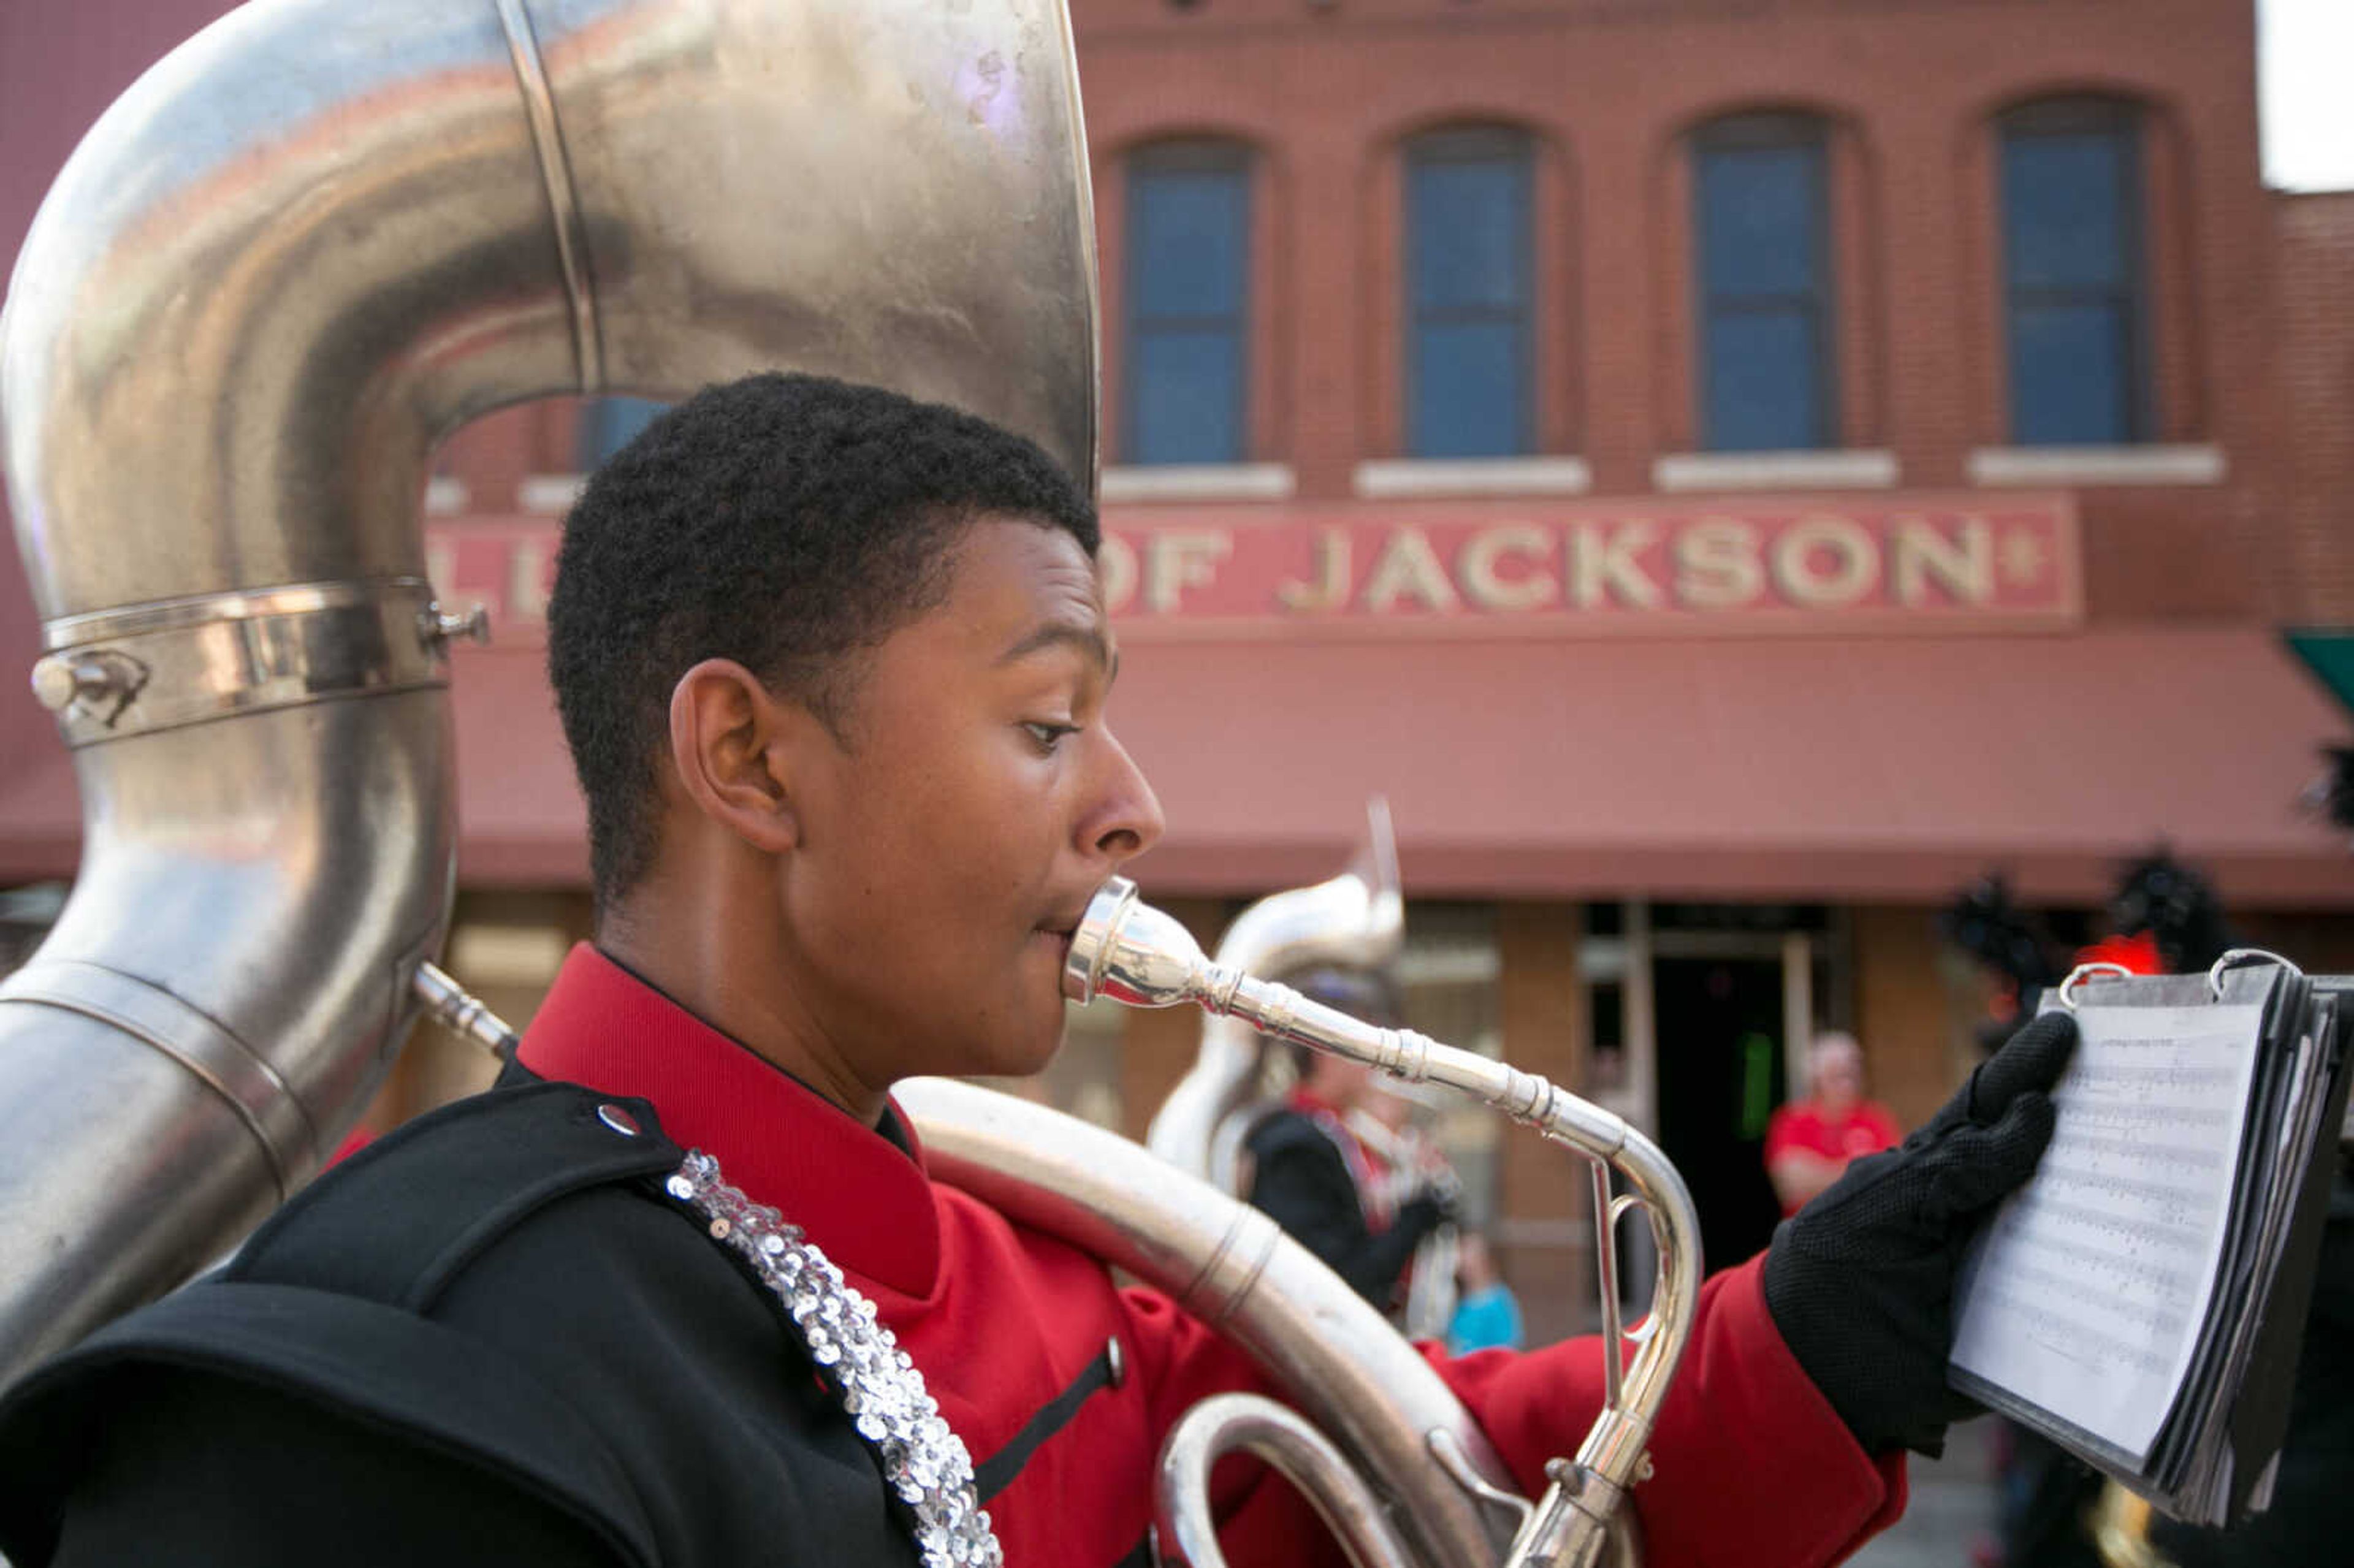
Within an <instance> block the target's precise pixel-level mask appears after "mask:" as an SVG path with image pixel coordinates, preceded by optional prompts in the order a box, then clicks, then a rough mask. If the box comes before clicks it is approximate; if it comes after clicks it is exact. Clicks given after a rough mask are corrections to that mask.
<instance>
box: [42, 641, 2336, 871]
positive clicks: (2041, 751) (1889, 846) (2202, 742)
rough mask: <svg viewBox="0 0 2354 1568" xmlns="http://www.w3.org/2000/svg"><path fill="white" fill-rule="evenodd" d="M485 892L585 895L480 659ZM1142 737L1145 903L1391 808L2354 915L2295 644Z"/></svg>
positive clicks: (1459, 702) (1574, 854)
mask: <svg viewBox="0 0 2354 1568" xmlns="http://www.w3.org/2000/svg"><path fill="white" fill-rule="evenodd" d="M460 661H461V662H460V665H459V669H458V674H457V681H458V688H459V703H458V732H459V759H460V770H461V779H460V795H459V802H460V810H461V820H462V823H463V830H464V831H463V837H462V841H461V843H462V847H461V860H460V874H461V877H462V878H463V879H464V880H466V881H467V882H469V883H471V884H474V885H578V883H579V882H580V881H581V880H582V879H583V877H584V875H585V868H586V855H585V853H584V852H583V849H582V833H581V827H580V822H581V808H580V800H579V795H578V790H577V789H575V787H574V785H573V782H572V777H571V770H570V768H569V766H568V764H567V761H566V758H565V756H564V751H563V746H562V740H561V736H560V735H559V733H558V730H557V723H556V717H555V714H554V711H553V708H552V705H551V704H550V701H549V698H548V694H547V692H546V685H545V681H544V677H543V675H542V673H541V663H540V655H539V653H538V652H537V651H535V650H527V649H513V650H506V651H491V652H465V653H461V655H460ZM1113 713H1114V717H1115V721H1116V723H1117V725H1118V727H1119V731H1120V734H1121V736H1122V737H1123V738H1124V739H1125V740H1126V742H1127V744H1128V747H1129V750H1130V751H1131V752H1133V753H1134V754H1135V756H1136V758H1137V759H1138V760H1139V761H1140V763H1142V765H1143V766H1144V768H1145V769H1146V771H1147V772H1148V773H1149V774H1150V777H1151V778H1152V780H1153V783H1154V785H1155V787H1156V788H1157V789H1159V790H1160V792H1161V801H1162V805H1163V807H1164V808H1165V810H1166V811H1167V814H1168V818H1169V823H1170V828H1169V834H1168V837H1167V839H1166V840H1165V841H1164V842H1163V843H1162V845H1161V847H1160V848H1159V849H1157V850H1156V851H1154V852H1153V853H1152V854H1151V855H1150V856H1149V857H1148V858H1146V859H1145V860H1143V861H1140V862H1139V863H1138V865H1137V872H1138V874H1139V876H1140V879H1141V880H1142V881H1143V882H1144V884H1145V885H1146V886H1147V888H1148V889H1150V890H1153V891H1156V892H1161V893H1188V892H1200V893H1208V892H1219V893H1241V892H1248V891H1252V890H1257V889H1264V888H1267V887H1269V886H1278V885H1288V884H1291V883H1297V882H1301V881H1307V880H1312V879H1314V878H1317V877H1320V876H1325V875H1329V874H1331V872H1332V871H1333V870H1334V869H1336V868H1337V866H1338V865H1339V863H1341V859H1342V857H1343V855H1344V854H1345V853H1346V851H1347V849H1348V847H1349V843H1350V841H1351V839H1352V836H1353V834H1354V833H1355V832H1356V824H1357V823H1358V822H1360V821H1362V820H1363V819H1362V802H1363V799H1364V797H1365V796H1366V795H1367V794H1368V793H1370V792H1373V791H1375V790H1378V791H1381V792H1382V793H1384V794H1386V795H1387V796H1388V797H1389V800H1390V804H1391V808H1392V810H1393V812H1394V815H1395V818H1396V821H1397V828H1398V834H1399V839H1400V842H1401V846H1402V850H1403V858H1404V863H1405V878H1406V885H1407V887H1408V888H1409V890H1410V891H1413V892H1416V893H1418V894H1424V895H1466V896H1479V895H1578V896H1585V895H1591V896H1613V895H1630V894H1631V895H1650V896H1659V897H1691V898H1725V899H1744V898H1761V899H1776V900H1782V899H1825V900H1840V901H1866V900H1894V901H1908V900H1914V901H1926V900H1936V899H1942V898H1944V897H1946V895H1949V894H1951V893H1952V892H1953V891H1954V890H1955V889H1956V888H1957V887H1959V886H1960V885H1962V884H1964V883H1965V882H1967V880H1968V879H1969V878H1971V877H1972V876H1974V875H1976V874H1978V873H1980V872H1981V871H1984V870H1987V869H1988V868H1990V867H1991V868H1999V869H2002V870H2004V871H2005V872H2007V873H2008V874H2010V876H2011V877H2012V878H2013V879H2014V889H2015V891H2016V892H2017V893H2018V895H2020V897H2022V898H2025V899H2031V900H2038V901H2054V902H2084V903H2092V902H2097V901H2098V900H2099V899H2100V898H2101V897H2103V896H2105V894H2106V893H2107V891H2108V889H2109V887H2110V886H2111V885H2112V884H2113V883H2114V881H2115V870H2116V866H2117V863H2119V862H2120V861H2122V860H2124V859H2125V858H2126V857H2128V856H2131V855H2134V854H2137V853H2142V852H2144V851H2146V850H2147V849H2148V848H2149V847H2150V846H2151V845H2153V844H2154V843H2156V842H2158V841H2160V840H2164V841H2165V842H2167V843H2168V844H2169V845H2170V846H2171V847H2172V848H2173V849H2174V851H2175V852H2176V853H2179V854H2180V855H2182V856H2184V857H2185V858H2187V859H2189V860H2190V861H2192V862H2194V863H2198V864H2200V866H2202V867H2204V868H2205V869H2206V870H2207V871H2208V872H2209V873H2211V874H2212V875H2213V876H2214V878H2215V879H2216V881H2217V883H2218V885H2220V887H2221V890H2222V892H2223V894H2224V896H2225V898H2226V899H2227V900H2228V901H2229V902H2230V903H2231V904H2232V906H2234V907H2243V906H2244V907H2249V908H2255V907H2354V854H2349V848H2348V845H2347V844H2346V843H2345V842H2344V841H2343V839H2342V838H2341V837H2340V836H2339V835H2338V834H2336V833H2334V832H2331V831H2329V830H2328V829H2327V828H2326V827H2324V826H2323V825H2321V824H2320V823H2318V822H2317V821H2316V820H2314V819H2313V818H2312V817H2311V816H2310V815H2309V814H2308V813H2306V811H2304V810H2302V809H2301V808H2300V806H2299V804H2298V797H2299V794H2300V792H2301V791H2302V790H2303V789H2304V788H2305V787H2306V784H2307V783H2308V782H2309V781H2310V780H2311V779H2313V778H2314V777H2315V776H2316V775H2317V773H2318V772H2319V762H2318V759H2317V755H2316V747H2318V746H2320V745H2322V744H2323V743H2325V742H2329V741H2342V740H2343V739H2344V738H2345V737H2346V736H2347V733H2348V729H2349V724H2348V721H2347V718H2346V715H2344V714H2343V713H2342V712H2340V711H2339V710H2338V708H2337V707H2336V706H2335V705H2333V704H2332V703H2331V702H2330V701H2329V699H2328V698H2327V696H2326V695H2325V694H2323V693H2322V692H2321V690H2320V689H2319V687H2318V686H2317V685H2316V684H2314V683H2312V682H2311V681H2310V679H2309V678H2308V677H2307V676H2306V675H2305V674H2304V673H2302V672H2301V671H2300V670H2299V669H2298V668H2297V667H2296V664H2295V662H2294V661H2292V660H2291V659H2290V658H2289V657H2288V655H2287V654H2286V653H2285V652H2282V651H2281V649H2280V648H2279V646H2278V644H2277V642H2276V641H2275V639H2274V637H2273V636H2272V634H2271V633H2269V632H2268V631H2264V630H2257V629H2247V628H2235V629H2224V630H2136V631H2105V632H2093V633H2086V634H2079V635H2067V636H2052V637H1946V638H1856V639H1824V638H1787V639H1755V638H1752V639H1716V640H1689V641H1632V640H1630V641H1537V640H1518V641H1509V642H1504V641H1453V640H1447V641H1389V642H1382V641H1363V642H1349V641H1287V642H1267V641H1150V642H1146V641H1139V642H1138V643H1136V644H1134V645H1132V646H1131V647H1130V648H1129V651H1128V654H1127V658H1126V660H1125V668H1124V673H1122V675H1121V678H1120V690H1119V696H1118V698H1117V700H1116V701H1115V703H1114V706H1113ZM78 832H79V820H78V812H77V810H76V807H75V805H74V802H73V796H72V787H71V773H70V769H69V768H68V767H67V765H66V761H65V758H64V757H63V755H62V753H58V754H56V755H54V756H51V757H45V758H39V759H35V760H31V761H28V762H27V764H25V765H22V766H20V767H19V768H16V770H14V774H13V776H12V777H10V778H8V779H5V781H0V879H6V880H19V879H23V878H26V877H30V876H37V875H45V874H61V873H63V872H66V871H68V870H69V869H70V867H71V863H72V857H73V842H74V840H75V838H76V837H77V835H78Z"/></svg>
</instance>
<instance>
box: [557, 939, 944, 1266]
mask: <svg viewBox="0 0 2354 1568" xmlns="http://www.w3.org/2000/svg"><path fill="white" fill-rule="evenodd" d="M517 1058H518V1060H520V1061H521V1062H522V1063H523V1065H525V1066H526V1067H528V1068H530V1069H531V1070H532V1071H533V1072H535V1073H536V1074H538V1075H540V1076H542V1077H544V1078H561V1079H564V1080H566V1081H567V1082H570V1083H576V1084H582V1085H586V1086H588V1087H590V1088H594V1089H602V1090H604V1091H605V1092H607V1093H609V1094H614V1095H630V1096H635V1097H641V1098H643V1099H648V1100H652V1102H653V1104H654V1108H655V1109H656V1110H657V1111H659V1112H660V1113H661V1114H662V1124H663V1131H664V1132H666V1133H668V1134H669V1135H670V1137H671V1139H673V1141H675V1142H677V1143H679V1144H681V1145H683V1146H684V1147H686V1148H689V1149H700V1150H703V1151H704V1152H705V1153H706V1154H708V1155H710V1156H711V1157H712V1158H713V1159H715V1160H718V1161H719V1166H720V1169H721V1171H724V1172H725V1173H726V1179H727V1181H728V1182H729V1183H730V1184H731V1185H733V1186H736V1187H738V1188H741V1189H742V1190H743V1192H745V1194H746V1195H747V1196H748V1197H749V1198H751V1199H752V1200H753V1201H754V1202H760V1203H767V1204H769V1205H771V1206H773V1207H775V1208H777V1209H779V1210H781V1211H782V1212H783V1213H784V1216H785V1219H786V1220H787V1222H788V1223H790V1224H797V1225H800V1226H801V1228H802V1229H803V1230H805V1231H807V1232H808V1233H809V1236H810V1239H811V1241H813V1242H815V1243H816V1244H817V1245H819V1246H820V1247H822V1248H823V1249H824V1251H825V1253H826V1255H828V1256H830V1257H832V1259H833V1260H834V1262H835V1263H836V1264H838V1265H840V1266H842V1267H843V1268H844V1269H846V1270H848V1271H850V1272H852V1273H854V1274H858V1275H863V1276H864V1277H867V1278H869V1279H873V1280H875V1281H876V1282H878V1283H880V1284H883V1285H886V1286H889V1287H891V1288H892V1289H894V1290H897V1291H900V1292H902V1293H903V1294H906V1295H909V1296H917V1297H923V1296H928V1295H930V1294H931V1289H932V1285H933V1282H934V1280H935V1279H936V1278H937V1277H938V1273H939V1261H940V1236H939V1219H938V1214H937V1213H936V1212H935V1210H934V1208H933V1199H932V1189H931V1182H930V1180H929V1178H928V1177H927V1175H926V1174H925V1171H924V1155H923V1146H922V1145H921V1144H919V1143H917V1141H916V1135H915V1131H914V1129H913V1128H911V1127H909V1126H908V1123H907V1117H906V1116H905V1114H904V1113H902V1112H901V1111H900V1109H899V1107H898V1105H897V1103H896V1101H895V1102H893V1103H892V1104H891V1105H890V1106H889V1107H888V1108H887V1109H886V1110H885V1113H884V1115H885V1118H886V1120H889V1121H894V1122H896V1127H895V1128H894V1130H895V1131H896V1132H897V1133H898V1134H899V1135H900V1136H901V1137H902V1138H903V1139H905V1147H902V1146H901V1145H900V1144H899V1143H896V1142H894V1141H893V1140H892V1139H890V1138H888V1137H886V1136H885V1135H884V1134H882V1133H879V1132H876V1131H875V1129H874V1128H869V1127H867V1126H866V1125H865V1124H864V1123H863V1122H861V1121H860V1120H858V1118H855V1117H854V1116H852V1115H851V1114H850V1113H849V1112H848V1111H846V1110H843V1108H842V1107H840V1106H837V1105H835V1104H834V1103H833V1102H832V1101H831V1100H829V1099H826V1098H825V1097H822V1096H821V1095H819V1094H817V1093H816V1092H815V1091H813V1090H811V1088H809V1087H808V1086H806V1085H804V1084H802V1083H801V1080H799V1079H798V1078H795V1077H793V1076H792V1075H790V1074H789V1073H786V1072H784V1071H782V1070H780V1069H779V1068H778V1067H777V1066H776V1065H774V1064H772V1063H770V1062H769V1061H768V1060H767V1059H766V1058H765V1057H762V1056H760V1055H758V1054H755V1053H754V1052H753V1051H752V1050H751V1049H749V1048H748V1047H747V1046H746V1045H744V1044H741V1043H739V1042H737V1041H736V1040H733V1039H730V1038H729V1037H728V1036H727V1035H726V1034H723V1033H720V1032H719V1031H718V1030H716V1029H714V1028H713V1027H712V1026H711V1025H710V1024H708V1023H705V1022H704V1021H703V1020H701V1019H700V1018H697V1017H696V1016H695V1014H693V1013H692V1012H688V1011H687V1010H686V1009H685V1008H684V1007H681V1006H680V1005H679V1004H678V1003H677V1002H675V1001H672V1000H671V999H670V998H669V997H667V996H664V995H663V993H662V992H661V991H657V990H655V989H654V988H653V987H652V986H651V985H649V984H647V983H646V982H645V981H644V980H640V979H639V978H638V977H637V976H635V975H633V974H631V972H630V971H629V970H628V969H623V968H622V967H621V966H620V964H618V963H616V962H615V961H614V960H613V959H610V958H608V957H606V956H605V955H604V954H603V953H601V952H599V951H598V950H597V949H596V948H593V947H591V946H590V945H589V944H588V943H586V942H583V943H581V944H579V945H578V947H576V948H573V949H572V952H571V954H570V956H569V957H567V959H565V960H564V968H563V969H561V970H560V971H559V972H558V973H557V977H556V985H555V987H554V988H553V989H552V990H550V991H549V992H548V993H547V1000H546V1001H544V1002H542V1003H541V1004H540V1008H539V1012H537V1013H536V1014H535V1016H534V1017H533V1019H532V1022H531V1027H530V1028H528V1029H527V1030H525V1032H524V1037H523V1048H522V1050H521V1051H520V1052H518V1053H517Z"/></svg>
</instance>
